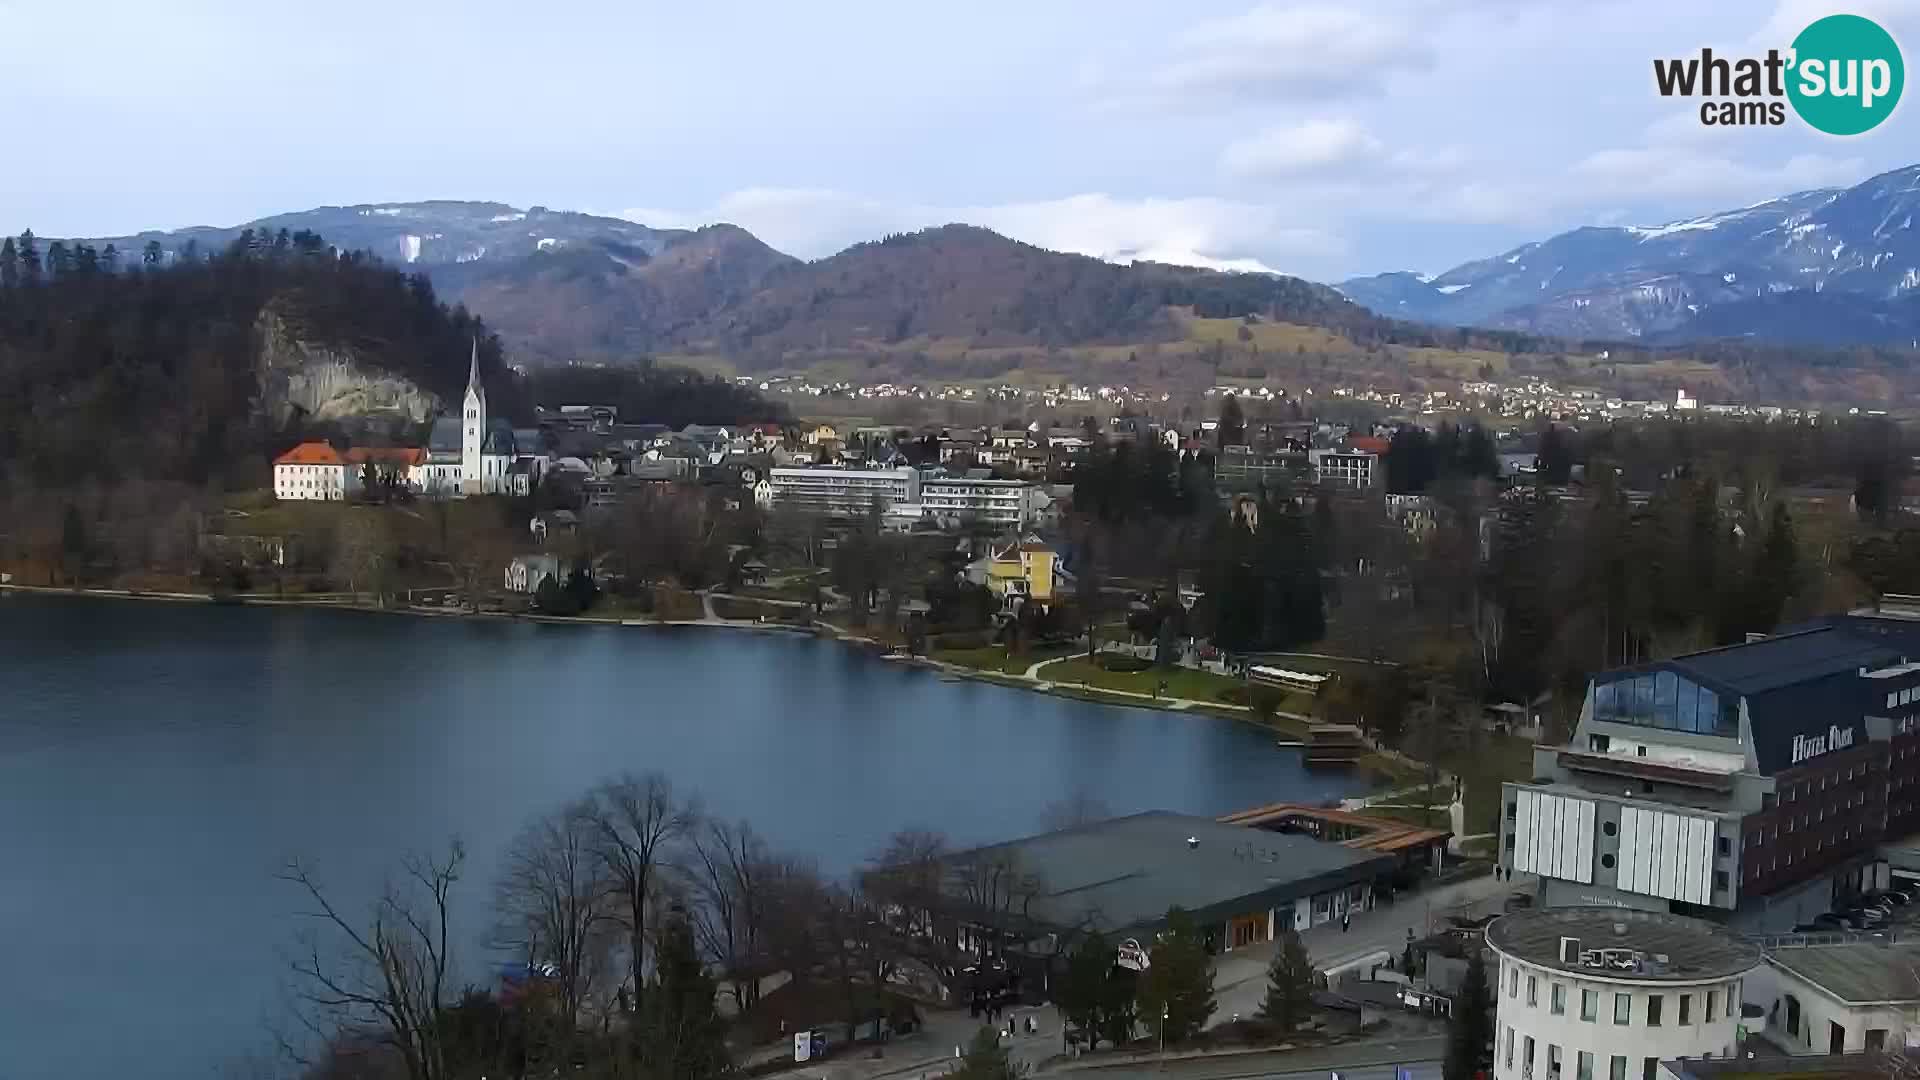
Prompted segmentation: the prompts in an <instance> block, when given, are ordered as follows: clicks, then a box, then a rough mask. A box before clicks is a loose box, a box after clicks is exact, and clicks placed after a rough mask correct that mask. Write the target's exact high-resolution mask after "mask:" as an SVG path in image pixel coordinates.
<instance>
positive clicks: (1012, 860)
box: [947, 848, 1045, 946]
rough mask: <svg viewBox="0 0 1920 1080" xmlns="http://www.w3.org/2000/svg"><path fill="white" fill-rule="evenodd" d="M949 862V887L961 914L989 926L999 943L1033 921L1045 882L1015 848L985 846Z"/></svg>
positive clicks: (1015, 934)
mask: <svg viewBox="0 0 1920 1080" xmlns="http://www.w3.org/2000/svg"><path fill="white" fill-rule="evenodd" d="M947 865H948V867H949V874H948V877H947V882H948V885H947V887H948V889H949V890H950V895H951V896H952V897H953V898H954V900H955V902H956V904H957V907H958V909H959V911H958V913H959V915H960V916H961V917H963V918H966V919H968V920H970V921H972V922H974V923H976V924H978V925H980V926H983V927H985V928H986V929H987V931H988V932H989V934H990V935H991V936H992V937H993V938H994V939H995V945H996V946H1004V944H1005V942H1006V940H1007V939H1009V938H1017V937H1018V936H1019V935H1020V934H1021V933H1022V932H1023V931H1024V930H1025V929H1027V928H1029V927H1030V926H1031V925H1032V908H1033V902H1034V901H1035V900H1037V899H1038V898H1039V897H1040V896H1041V895H1042V894H1043V893H1044V892H1045V885H1044V884H1043V883H1042V881H1041V879H1040V876H1039V875H1038V874H1036V873H1033V872H1031V871H1029V870H1027V869H1026V868H1025V867H1024V866H1022V865H1021V863H1020V860H1019V858H1018V857H1017V856H1015V855H1014V854H1013V853H1012V852H1011V851H1008V850H1005V849H995V848H982V849H979V850H977V851H970V852H964V853H962V854H960V855H956V856H954V857H953V858H952V860H950V861H949V863H948V864H947Z"/></svg>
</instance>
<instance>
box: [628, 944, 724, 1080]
mask: <svg viewBox="0 0 1920 1080" xmlns="http://www.w3.org/2000/svg"><path fill="white" fill-rule="evenodd" d="M642 1001H643V1006H642V1010H641V1016H640V1030H639V1051H640V1053H639V1058H640V1067H641V1075H642V1076H644V1077H646V1078H647V1080H706V1078H708V1077H714V1076H719V1075H721V1074H722V1073H724V1072H726V1071H727V1070H728V1069H729V1068H730V1067H731V1066H730V1064H729V1062H728V1060H727V1045H726V1031H727V1026H726V1021H725V1020H724V1019H722V1018H721V1016H720V1014H719V1013H718V1012H717V1011H715V1009H714V982H713V978H712V977H711V976H709V975H708V974H707V972H706V969H705V967H703V966H702V965H701V963H700V956H699V954H698V953H697V952H696V951H695V950H694V945H693V931H692V930H691V929H689V928H688V926H687V921H686V917H685V916H684V915H676V916H675V917H673V918H670V919H669V920H668V921H667V924H666V926H665V927H663V928H662V930H661V933H660V940H659V942H658V943H657V944H656V946H655V952H654V977H653V980H652V982H651V983H650V984H649V985H648V987H647V992H646V995H645V997H644V998H643V999H642Z"/></svg>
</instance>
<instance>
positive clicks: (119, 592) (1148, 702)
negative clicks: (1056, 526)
mask: <svg viewBox="0 0 1920 1080" xmlns="http://www.w3.org/2000/svg"><path fill="white" fill-rule="evenodd" d="M10 593H21V594H23V595H28V596H64V597H87V598H93V599H101V600H145V601H151V602H159V603H172V604H207V605H211V606H216V607H296V608H310V609H313V610H319V611H347V612H355V613H360V614H367V615H405V616H413V617H416V618H425V619H506V620H511V621H515V622H533V623H541V624H545V625H559V626H615V627H637V628H641V629H648V628H656V627H657V628H662V629H667V628H680V627H706V628H712V629H721V630H746V631H751V632H756V633H766V634H782V635H788V636H796V637H812V638H818V639H825V640H831V641H836V642H839V643H840V644H842V645H847V646H849V647H852V648H855V649H858V650H860V651H862V652H865V653H867V654H869V655H871V656H873V657H874V658H875V659H878V660H881V661H883V662H888V663H897V664H904V665H907V666H909V667H913V668H917V669H919V670H922V671H926V672H929V673H932V674H936V675H939V676H941V677H942V678H943V679H947V678H951V679H953V680H954V681H956V682H959V681H965V682H978V683H986V684H989V685H992V686H1000V687H1005V688H1007V689H1009V690H1023V691H1026V692H1028V693H1035V694H1044V695H1046V696H1049V697H1056V698H1068V699H1071V700H1075V701H1084V702H1088V703H1089V704H1094V705H1107V706H1110V707H1113V708H1120V709H1145V710H1149V711H1152V712H1163V713H1184V714H1186V715H1189V716H1200V717H1205V718H1207V719H1210V720H1226V721H1229V722H1233V723H1239V724H1245V725H1248V726H1250V727H1253V728H1257V729H1258V730H1260V731H1262V732H1265V733H1267V734H1269V735H1272V736H1274V746H1275V748H1276V749H1292V750H1296V751H1297V750H1299V749H1300V747H1301V745H1302V744H1301V743H1300V741H1299V740H1298V739H1297V737H1294V736H1293V735H1292V734H1291V733H1290V732H1288V731H1286V730H1284V729H1282V728H1279V727H1276V726H1274V725H1272V724H1269V723H1266V722H1264V721H1262V720H1261V719H1260V718H1259V717H1257V716H1255V715H1254V714H1253V710H1252V709H1250V708H1248V707H1247V706H1245V705H1231V704H1226V703H1223V702H1204V701H1190V700H1187V699H1184V698H1164V697H1162V698H1156V697H1152V696H1150V695H1147V694H1134V693H1131V692H1129V691H1125V690H1107V689H1102V688H1099V687H1087V686H1081V685H1078V684H1074V683H1056V682H1050V681H1048V680H1045V679H1040V678H1028V677H1026V676H1022V675H1008V674H1005V673H1002V672H989V671H982V670H980V669H977V668H969V667H963V666H961V665H959V664H952V663H948V662H946V661H944V660H935V659H934V658H932V657H929V656H914V655H907V654H901V653H895V652H892V651H890V649H889V646H887V645H886V644H885V643H883V642H880V641H876V640H874V639H873V638H870V637H866V636H863V635H861V634H858V633H855V632H854V631H852V630H846V629H842V628H840V627H838V626H835V625H833V624H832V623H829V622H826V621H824V620H821V619H814V620H812V621H811V623H810V624H809V625H807V626H798V625H793V624H784V623H762V622H755V621H752V620H749V619H723V618H717V617H715V618H703V619H664V620H662V619H645V618H637V619H636V618H624V617H618V616H605V615H542V614H537V613H519V612H506V611H466V610H452V611H449V610H446V609H444V608H428V607H417V606H408V607H379V606H375V605H370V604H353V603H343V602H340V601H337V600H330V599H310V598H299V597H274V596H251V595H246V594H238V595H230V596H227V595H217V594H214V593H186V592H165V591H154V592H149V591H145V590H141V589H99V588H62V587H59V586H54V585H18V584H11V583H8V584H0V600H3V599H4V598H5V597H6V596H7V595H8V594H10ZM1058 659H1065V658H1064V657H1063V658H1058ZM1042 663H1043V664H1044V663H1045V662H1044V661H1043V662H1042ZM1286 719H1288V720H1290V721H1293V722H1295V723H1304V722H1306V719H1305V718H1304V717H1296V716H1292V715H1288V716H1286ZM1376 753H1377V752H1376ZM1356 766H1357V767H1358V768H1359V769H1360V770H1361V771H1364V772H1367V773H1370V774H1373V775H1377V776H1381V777H1383V778H1385V779H1386V780H1387V781H1388V782H1390V783H1391V782H1397V781H1399V780H1400V779H1401V777H1399V776H1397V775H1396V770H1395V769H1394V768H1393V765H1392V763H1391V762H1390V761H1387V760H1386V759H1384V758H1381V759H1380V760H1379V761H1378V762H1376V763H1374V764H1363V763H1356Z"/></svg>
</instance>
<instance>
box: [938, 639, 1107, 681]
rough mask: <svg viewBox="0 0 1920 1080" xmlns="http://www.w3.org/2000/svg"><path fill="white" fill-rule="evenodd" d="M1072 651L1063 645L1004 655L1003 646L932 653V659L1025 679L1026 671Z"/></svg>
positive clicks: (941, 650) (1037, 646) (1038, 646)
mask: <svg viewBox="0 0 1920 1080" xmlns="http://www.w3.org/2000/svg"><path fill="white" fill-rule="evenodd" d="M1072 651H1073V648H1072V647H1071V646H1067V645H1036V646H1034V647H1033V648H1031V649H1027V650H1025V651H1024V652H1019V653H1012V654H1009V653H1008V652H1007V649H1006V646H1004V645H987V646H984V647H982V648H978V649H935V650H934V651H933V656H932V658H933V659H935V660H938V661H940V662H941V663H945V664H954V665H957V666H959V667H966V668H973V669H975V670H976V671H998V672H1000V673H1002V674H1005V675H1025V674H1026V673H1027V669H1028V668H1030V667H1032V666H1033V665H1035V664H1038V663H1040V662H1041V661H1044V660H1051V659H1053V658H1055V657H1058V656H1065V655H1067V654H1068V653H1070V652H1072Z"/></svg>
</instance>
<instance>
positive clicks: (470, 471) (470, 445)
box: [460, 337, 489, 495]
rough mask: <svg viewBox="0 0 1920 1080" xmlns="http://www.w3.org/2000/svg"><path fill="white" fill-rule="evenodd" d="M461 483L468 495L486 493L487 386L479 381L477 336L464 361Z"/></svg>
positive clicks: (478, 343) (478, 340)
mask: <svg viewBox="0 0 1920 1080" xmlns="http://www.w3.org/2000/svg"><path fill="white" fill-rule="evenodd" d="M460 411H461V414H462V415H461V418H460V487H461V489H462V490H463V491H465V492H466V493H467V494H469V495H482V494H487V493H488V490H487V489H488V487H489V484H488V480H489V477H488V475H487V463H486V460H485V458H484V457H483V456H482V455H483V454H484V453H485V451H486V440H487V422H488V421H487V389H486V387H484V386H482V385H480V339H479V338H477V337H476V338H474V339H473V352H472V353H471V355H470V358H469V359H468V361H467V395H466V399H465V400H464V401H462V402H461V409H460Z"/></svg>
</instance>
